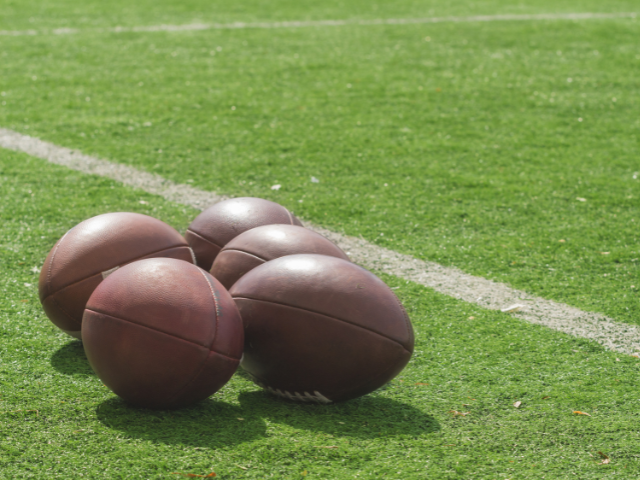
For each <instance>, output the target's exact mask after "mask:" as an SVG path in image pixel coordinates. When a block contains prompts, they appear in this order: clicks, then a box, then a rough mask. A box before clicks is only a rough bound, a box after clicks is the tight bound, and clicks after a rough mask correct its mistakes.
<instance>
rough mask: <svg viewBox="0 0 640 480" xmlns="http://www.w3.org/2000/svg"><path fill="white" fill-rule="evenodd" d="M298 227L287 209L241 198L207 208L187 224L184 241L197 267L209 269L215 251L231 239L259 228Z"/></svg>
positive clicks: (260, 199)
mask: <svg viewBox="0 0 640 480" xmlns="http://www.w3.org/2000/svg"><path fill="white" fill-rule="evenodd" d="M276 223H282V224H286V225H302V223H301V222H300V220H298V219H297V218H296V217H295V216H293V215H292V214H291V212H290V211H289V210H287V209H286V208H284V207H283V206H282V205H279V204H277V203H275V202H271V201H269V200H264V199H262V198H253V197H241V198H232V199H230V200H224V201H222V202H219V203H216V204H215V205H213V206H211V207H209V208H208V209H206V210H205V211H204V212H202V213H201V214H200V215H198V216H197V217H196V219H195V220H194V221H193V222H191V225H189V228H188V229H187V232H186V233H185V236H184V237H185V238H186V239H187V242H189V245H191V248H193V251H194V252H195V254H196V262H197V265H198V266H199V267H202V268H204V269H205V270H207V271H209V270H211V265H212V264H213V261H214V260H215V259H216V256H217V255H218V252H220V250H221V249H222V247H224V246H225V245H226V244H227V243H229V242H230V241H231V240H232V239H233V238H235V237H236V236H238V235H240V234H241V233H242V232H246V231H247V230H250V229H252V228H255V227H259V226H261V225H272V224H276Z"/></svg>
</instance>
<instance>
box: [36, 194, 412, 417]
mask: <svg viewBox="0 0 640 480" xmlns="http://www.w3.org/2000/svg"><path fill="white" fill-rule="evenodd" d="M39 291H40V300H41V302H42V306H43V308H44V311H45V312H46V314H47V316H48V317H49V318H50V319H51V321H52V322H53V323H54V324H55V325H57V326H58V327H59V328H60V329H62V330H63V331H65V332H66V333H68V334H69V335H72V336H73V337H76V338H79V339H82V342H83V345H84V350H85V353H86V355H87V358H88V360H89V363H90V364H91V367H92V368H93V369H94V371H95V372H96V374H97V375H98V377H99V378H100V379H101V380H102V382H103V383H104V384H105V385H106V386H107V387H109V388H110V389H111V390H112V391H113V392H114V393H116V394H117V395H119V396H120V397H122V398H123V399H124V400H125V401H127V402H128V403H130V404H133V405H136V406H140V407H147V408H177V407H183V406H187V405H190V404H193V403H195V402H198V401H200V400H203V399H205V398H207V397H209V396H210V395H212V394H213V393H215V392H216V391H218V390H219V389H220V388H221V387H222V386H223V385H224V384H225V383H226V382H227V381H228V380H229V379H230V378H231V376H232V375H233V374H234V372H235V371H236V369H237V368H238V365H240V366H241V367H242V368H243V369H244V370H245V371H246V372H247V373H248V374H249V376H250V377H251V378H252V379H253V380H254V381H255V383H257V384H258V385H260V386H261V387H263V388H264V389H265V390H267V391H269V392H271V393H273V394H276V395H278V396H280V397H285V398H288V399H291V400H298V401H302V402H318V403H331V402H337V401H343V400H348V399H351V398H355V397H358V396H361V395H365V394H367V393H369V392H372V391H374V390H376V389H377V388H379V387H381V386H383V385H384V384H385V383H387V382H388V381H389V380H391V379H392V378H393V377H395V376H396V375H397V374H398V373H399V372H400V371H401V370H402V369H403V368H404V367H405V365H406V364H407V362H408V361H409V358H410V357H411V354H412V352H413V329H412V327H411V323H410V321H409V318H408V317H407V314H406V313H405V310H404V308H403V307H402V305H401V304H400V302H399V301H398V299H397V297H396V296H395V294H394V293H393V292H392V291H391V289H389V287H387V286H386V285H385V284H384V282H382V281H381V280H380V279H379V278H377V277H376V276H375V275H373V274H372V273H370V272H369V271H367V270H365V269H364V268H361V267H359V266H357V265H355V264H354V263H352V262H350V261H349V258H348V257H347V255H346V254H345V253H344V252H343V251H342V250H341V249H340V248H338V247H337V246H336V245H334V244H333V243H332V242H330V241H329V240H328V239H327V238H325V237H323V236H322V235H319V234H318V233H315V232H313V231H311V230H309V229H306V228H304V227H303V226H302V224H301V223H300V221H299V220H298V219H297V218H296V217H295V216H293V215H292V214H291V212H289V211H288V210H287V209H286V208H284V207H283V206H281V205H278V204H277V203H274V202H270V201H268V200H263V199H259V198H236V199H231V200H226V201H223V202H220V203H218V204H216V205H214V206H212V207H211V208H209V209H207V210H205V211H204V212H203V213H202V214H200V215H199V216H198V217H197V218H196V219H195V220H194V221H193V223H192V224H191V225H190V226H189V228H188V230H187V232H186V235H185V236H184V237H183V236H182V235H180V234H179V233H178V232H177V231H176V230H174V229H173V228H172V227H170V226H169V225H167V224H165V223H163V222H161V221H160V220H157V219H155V218H152V217H149V216H146V215H141V214H137V213H107V214H104V215H98V216H96V217H93V218H90V219H88V220H85V221H84V222H82V223H80V224H78V225H77V226H76V227H74V228H72V229H71V230H69V231H68V232H67V233H66V234H65V235H64V236H63V237H62V238H61V239H60V240H59V241H58V242H57V243H56V244H55V245H54V247H53V249H52V250H51V252H50V253H49V255H48V257H47V259H46V261H45V262H44V265H43V267H42V271H41V273H40V282H39Z"/></svg>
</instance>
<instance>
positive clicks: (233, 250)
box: [214, 247, 269, 263]
mask: <svg viewBox="0 0 640 480" xmlns="http://www.w3.org/2000/svg"><path fill="white" fill-rule="evenodd" d="M222 252H240V253H246V254H247V255H251V256H252V257H254V258H257V259H258V260H261V261H262V262H265V263H266V262H268V261H269V260H267V259H266V258H260V257H259V256H257V255H256V254H255V253H251V252H246V251H244V250H240V249H239V248H226V247H225V248H223V249H222V250H220V253H219V254H218V256H219V255H220V254H221V253H222ZM216 259H217V257H216ZM214 263H215V260H214Z"/></svg>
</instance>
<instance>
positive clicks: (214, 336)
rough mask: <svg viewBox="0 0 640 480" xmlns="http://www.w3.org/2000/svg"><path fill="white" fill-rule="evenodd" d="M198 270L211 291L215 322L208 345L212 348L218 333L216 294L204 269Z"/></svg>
mask: <svg viewBox="0 0 640 480" xmlns="http://www.w3.org/2000/svg"><path fill="white" fill-rule="evenodd" d="M198 272H200V273H201V274H202V277H203V278H204V281H205V282H206V284H207V286H208V287H209V290H210V291H211V299H212V300H213V309H214V311H215V312H216V323H215V327H214V329H213V338H212V340H211V346H210V347H209V349H210V350H212V348H211V347H213V343H214V342H215V341H216V337H217V334H218V313H219V308H220V307H219V306H218V302H217V301H216V294H215V292H214V291H213V285H211V282H210V281H209V279H208V278H207V275H206V274H205V272H204V270H202V269H198Z"/></svg>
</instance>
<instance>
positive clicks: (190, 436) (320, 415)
mask: <svg viewBox="0 0 640 480" xmlns="http://www.w3.org/2000/svg"><path fill="white" fill-rule="evenodd" d="M214 398H215V397H213V398H210V399H208V400H205V401H203V402H201V403H199V404H197V405H195V406H193V407H190V408H185V409H181V410H147V409H141V408H135V407H131V406H129V405H127V404H126V403H125V402H124V401H122V400H120V399H118V398H111V399H109V400H107V401H105V402H103V403H102V404H100V405H99V406H98V408H97V410H96V412H97V417H98V420H99V421H100V422H102V423H103V424H104V425H106V426H107V427H109V428H112V429H115V430H119V431H121V432H123V433H125V434H126V435H128V436H130V437H133V438H141V439H144V440H149V441H152V442H160V443H165V444H171V445H189V446H196V447H202V448H220V447H226V446H229V445H236V444H239V443H244V442H248V441H252V440H257V439H259V438H262V437H265V436H266V424H267V421H268V422H269V423H272V424H283V425H288V426H290V427H293V428H295V429H299V430H306V431H309V432H315V433H326V434H331V435H334V436H336V437H352V438H360V439H373V438H385V437H391V436H398V435H402V436H407V435H408V436H412V437H418V436H422V435H425V434H429V433H433V432H437V431H439V430H440V424H439V423H438V422H437V421H436V420H435V419H434V418H433V417H432V416H431V415H427V414H425V413H423V412H421V411H420V410H418V409H417V408H414V407H412V406H410V405H406V404H404V403H401V402H398V401H396V400H393V399H389V398H383V397H380V396H375V394H374V395H369V396H365V397H363V398H359V399H356V400H351V401H349V402H345V403H338V404H335V405H315V404H300V403H295V402H291V401H287V400H282V399H280V398H277V397H274V396H273V395H270V394H268V393H265V392H263V391H246V392H242V393H240V394H239V396H238V399H239V401H240V406H236V405H230V404H228V403H225V402H220V401H216V400H214ZM240 418H241V419H242V420H239V419H240Z"/></svg>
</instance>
